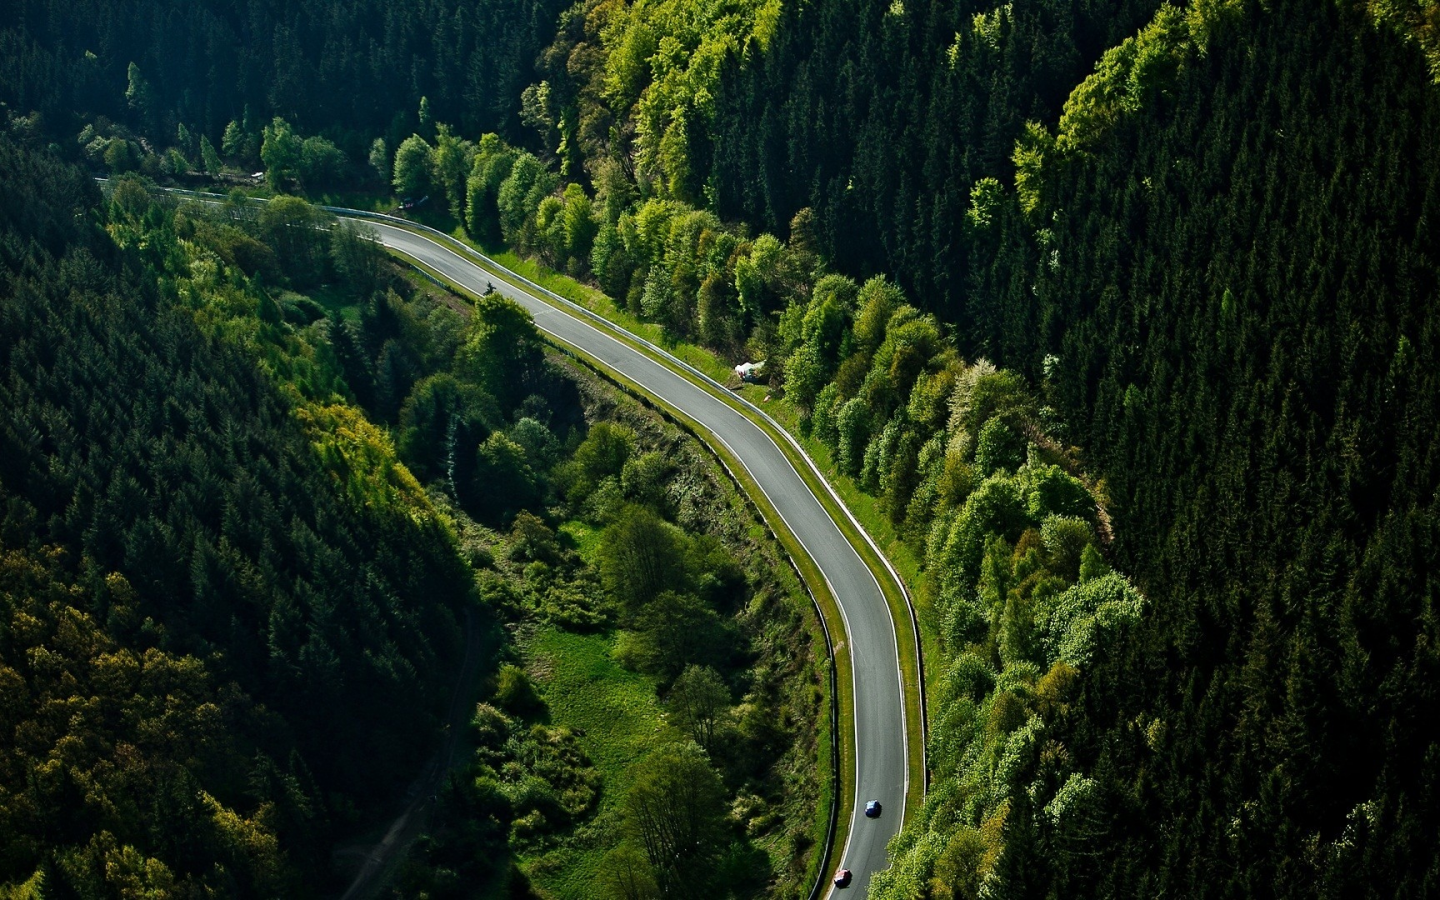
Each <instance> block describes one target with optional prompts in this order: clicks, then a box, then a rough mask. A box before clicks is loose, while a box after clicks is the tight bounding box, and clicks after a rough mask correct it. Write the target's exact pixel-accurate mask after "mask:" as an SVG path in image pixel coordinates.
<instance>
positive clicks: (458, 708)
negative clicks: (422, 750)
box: [335, 610, 481, 900]
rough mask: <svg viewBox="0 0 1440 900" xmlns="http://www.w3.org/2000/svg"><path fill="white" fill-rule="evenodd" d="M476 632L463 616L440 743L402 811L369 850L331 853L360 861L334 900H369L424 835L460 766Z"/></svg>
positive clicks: (476, 657) (476, 660)
mask: <svg viewBox="0 0 1440 900" xmlns="http://www.w3.org/2000/svg"><path fill="white" fill-rule="evenodd" d="M479 631H480V629H479V628H477V627H476V625H475V614H474V611H473V610H466V611H465V660H464V662H463V663H462V664H461V666H460V676H459V678H458V679H456V682H455V689H454V690H453V691H452V692H451V694H450V708H449V710H448V711H447V712H446V715H445V723H446V729H445V730H446V737H445V743H444V744H443V745H442V746H441V747H440V749H438V750H437V751H436V752H435V754H434V755H433V756H432V757H430V761H429V762H428V763H426V765H425V768H424V770H423V771H422V772H421V773H420V775H419V777H417V778H416V779H415V781H413V782H412V783H411V784H410V787H409V788H408V789H407V790H406V792H405V808H404V809H403V810H401V812H400V814H399V815H398V816H396V817H395V819H394V821H392V822H391V823H390V827H389V828H388V829H386V831H385V836H384V837H382V838H381V839H380V841H379V842H378V843H375V844H371V845H363V844H362V845H358V846H357V845H351V846H348V847H344V848H342V849H340V850H337V851H335V858H336V859H337V860H338V859H343V858H345V857H352V856H357V855H358V856H361V857H363V861H362V862H361V863H360V870H359V871H358V872H356V873H355V878H354V880H353V881H351V882H350V887H349V888H347V889H346V890H345V893H344V894H342V895H341V898H340V900H369V898H371V897H374V896H375V895H376V894H377V893H378V892H379V891H380V889H381V888H383V887H384V886H385V882H386V881H387V880H388V879H389V876H390V874H391V872H392V871H393V870H394V868H395V866H396V864H398V863H399V862H400V861H401V860H402V859H404V857H405V852H406V851H407V850H409V849H410V845H411V844H413V843H414V842H415V840H416V838H418V837H420V835H422V834H424V833H425V826H426V825H427V824H428V823H429V819H430V811H431V809H432V808H433V807H434V805H435V795H436V794H437V792H438V791H439V790H440V787H441V786H442V785H443V784H444V783H445V776H446V775H448V774H449V773H450V770H451V769H453V768H455V767H456V766H457V765H458V764H459V763H460V762H463V760H457V759H456V756H457V751H458V750H459V748H460V738H461V736H462V735H463V734H464V733H465V727H466V725H467V724H468V723H469V721H470V716H469V712H470V710H469V708H468V707H469V704H468V703H466V698H467V697H468V696H469V693H470V686H471V684H472V683H473V682H474V680H475V670H476V669H477V668H478V667H479V665H480V643H481V642H480V634H479Z"/></svg>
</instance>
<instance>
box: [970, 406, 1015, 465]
mask: <svg viewBox="0 0 1440 900" xmlns="http://www.w3.org/2000/svg"><path fill="white" fill-rule="evenodd" d="M1024 461H1025V440H1024V438H1022V437H1021V436H1020V435H1018V434H1016V433H1015V429H1013V428H1011V427H1010V426H1009V425H1008V424H1006V423H1005V421H1004V420H1003V419H1001V418H999V417H996V418H993V419H991V420H989V421H988V422H986V423H985V426H984V427H983V428H981V429H980V437H979V439H978V440H977V441H976V442H975V472H976V474H977V475H979V476H980V477H981V478H984V477H986V476H988V475H990V474H991V473H993V472H1005V473H1013V472H1014V471H1015V470H1016V469H1018V468H1020V464H1021V463H1023V462H1024Z"/></svg>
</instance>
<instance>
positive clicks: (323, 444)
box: [0, 139, 474, 896]
mask: <svg viewBox="0 0 1440 900" xmlns="http://www.w3.org/2000/svg"><path fill="white" fill-rule="evenodd" d="M0 161H3V166H0V172H3V176H0V197H3V198H4V202H3V203H0V209H4V210H5V213H4V214H3V215H0V228H3V230H4V237H3V241H0V243H3V245H4V246H6V247H9V248H12V249H11V250H10V251H7V254H8V255H3V259H0V267H3V270H4V273H3V278H4V279H5V281H6V283H7V284H8V285H9V286H10V289H9V290H7V291H6V292H5V293H4V295H3V300H0V321H3V323H4V327H3V328H0V344H3V348H0V359H3V360H5V365H6V367H7V370H6V376H5V378H4V379H3V380H4V384H5V387H4V389H3V393H4V402H3V409H4V410H5V414H4V416H3V417H0V448H3V453H0V458H3V459H4V460H5V462H4V463H3V465H0V468H3V471H0V494H3V497H0V510H3V514H0V543H3V545H4V547H3V553H0V558H3V560H4V563H3V565H0V621H4V622H5V623H6V627H5V628H4V629H3V639H0V683H3V689H0V697H3V698H4V700H3V701H0V730H5V733H6V735H7V736H11V737H13V735H14V734H16V733H22V732H23V733H26V734H29V735H31V736H32V737H31V738H30V739H27V740H26V741H16V740H10V739H8V738H7V739H6V740H0V747H3V748H4V749H3V750H0V755H3V756H5V759H4V761H3V764H0V780H3V782H4V783H3V785H0V793H3V795H4V796H5V797H6V798H7V800H6V802H5V803H4V804H3V806H4V809H5V814H4V815H3V816H0V847H3V848H4V851H3V852H0V882H10V883H14V882H17V881H20V882H23V881H24V880H25V879H29V878H31V876H32V875H33V874H34V873H35V872H37V871H43V872H44V873H45V874H44V881H45V882H46V884H45V890H46V891H47V892H49V891H51V890H54V891H58V892H62V893H65V894H67V895H71V894H73V895H76V896H107V895H112V894H114V895H126V894H130V895H135V896H141V895H144V894H145V892H150V893H152V894H164V893H166V892H170V893H173V894H176V895H203V894H206V893H225V892H235V891H239V892H241V893H254V894H257V895H258V894H263V895H283V894H294V893H306V892H309V891H311V890H314V889H318V887H317V885H319V884H320V883H321V881H322V880H323V879H324V877H325V874H324V873H328V871H329V863H328V857H329V844H330V843H331V842H332V841H333V840H334V839H335V837H336V834H337V832H338V830H340V829H349V828H351V827H352V826H353V824H354V823H355V821H356V819H357V817H359V816H370V815H374V814H376V812H377V811H378V810H379V809H380V808H381V807H382V806H387V805H388V798H389V794H390V792H391V791H393V790H395V789H397V788H399V787H400V786H401V785H403V784H404V783H405V782H406V781H408V778H407V776H406V775H405V774H404V773H406V772H410V771H414V770H415V768H417V767H418V766H419V764H420V760H421V759H423V758H424V757H425V756H426V755H427V754H428V753H429V752H430V751H431V749H432V748H431V744H432V741H433V736H434V734H435V730H436V726H437V723H438V719H439V717H440V715H441V710H442V708H443V706H444V701H445V699H446V698H447V696H448V693H449V689H450V685H451V683H452V678H451V675H450V674H448V673H452V672H453V671H454V670H455V668H456V667H457V666H458V659H459V651H460V643H461V640H460V638H461V634H460V632H461V629H460V627H459V624H458V621H457V616H459V615H460V613H461V610H462V609H463V608H464V606H466V605H467V604H470V603H473V602H474V601H473V594H472V590H473V589H472V587H471V583H470V578H469V574H468V572H467V570H466V569H465V567H464V566H463V564H462V563H461V562H460V561H459V559H458V558H457V557H456V555H455V549H454V539H453V537H452V535H451V532H450V530H449V527H448V523H447V522H446V521H445V520H444V519H442V518H441V516H440V515H439V513H438V512H437V511H436V510H435V509H434V508H433V507H432V506H431V504H430V502H429V500H428V498H427V497H426V496H425V495H424V494H423V492H421V491H420V489H419V487H418V485H417V484H416V483H415V482H414V480H413V478H411V477H410V475H409V473H408V472H407V471H406V470H405V468H404V467H403V466H402V465H400V464H399V461H398V460H397V459H396V458H395V454H394V450H393V448H392V447H391V446H390V443H389V440H388V438H387V436H386V435H385V433H384V432H383V431H381V430H380V429H378V428H376V427H375V426H374V425H373V424H371V423H369V422H368V421H366V420H365V418H364V417H363V415H362V414H361V413H360V412H359V411H357V410H355V409H354V408H352V407H344V406H338V405H326V404H322V403H318V402H315V401H314V399H313V398H314V396H315V395H316V394H318V395H319V396H320V397H322V398H332V397H334V392H333V390H331V389H329V388H328V387H327V384H333V383H334V382H333V378H334V376H333V373H331V374H328V375H327V371H328V366H329V363H327V362H326V360H325V359H324V357H323V355H322V354H320V353H317V352H316V349H315V347H314V346H313V345H311V344H309V343H307V341H306V340H304V339H302V338H300V337H299V336H298V335H297V334H295V333H294V332H293V330H292V329H291V328H290V326H288V325H286V324H285V323H284V322H283V321H282V320H281V319H280V318H279V317H278V315H272V314H271V313H274V312H276V311H278V306H277V305H276V304H275V302H274V300H273V299H270V298H269V297H267V296H266V295H264V294H263V293H260V292H259V290H258V289H256V288H255V287H254V286H252V285H250V284H249V283H248V282H247V279H246V278H245V276H244V275H243V274H242V273H240V272H239V271H234V270H230V269H228V266H229V263H227V262H226V261H225V260H224V258H223V257H222V256H220V255H219V254H217V253H215V252H213V251H211V250H210V249H208V245H209V242H210V240H211V238H212V237H214V235H216V234H220V233H223V232H222V231H221V229H220V228H219V227H218V226H216V223H213V222H210V221H209V220H205V219H193V218H191V217H190V216H189V214H184V213H179V212H176V211H175V210H174V208H173V206H171V205H168V204H152V203H150V202H149V201H148V199H147V198H146V197H145V195H144V193H143V191H142V192H141V193H140V194H136V193H135V192H134V191H133V190H131V189H130V188H129V187H127V186H125V185H121V184H117V185H116V201H115V202H114V203H113V204H112V205H111V206H110V207H109V209H108V210H107V209H106V208H105V207H103V206H102V205H101V202H100V198H99V196H98V193H97V192H96V191H95V189H94V188H93V187H92V186H90V184H89V181H90V180H89V179H88V177H86V176H85V174H84V173H82V172H79V171H75V170H71V169H68V168H66V167H64V166H62V165H61V164H59V163H58V162H56V161H55V160H53V159H51V158H48V157H44V156H39V155H35V154H31V153H28V152H25V151H21V150H18V149H17V148H15V147H14V146H13V144H11V143H10V142H9V141H8V139H6V140H0ZM27 198H28V199H27ZM280 212H281V213H284V215H277V216H276V218H274V219H273V220H267V221H266V222H265V223H264V226H265V227H273V228H275V229H277V230H279V231H281V232H282V233H283V229H284V223H285V222H288V221H292V219H291V214H292V213H294V214H297V215H305V213H303V212H302V211H300V210H299V209H298V208H296V207H292V208H291V209H290V210H289V211H287V210H286V204H281V205H280ZM98 224H103V225H104V226H105V227H104V228H103V229H102V228H100V227H97V225H98ZM254 224H255V226H256V227H257V228H258V227H261V225H260V223H259V220H258V219H257V221H256V223H254ZM202 225H203V226H205V227H202ZM181 233H183V234H184V235H186V237H184V238H182V237H181V236H180V234H181ZM327 240H328V236H326V235H324V233H323V232H321V241H322V243H321V248H322V249H321V250H320V252H321V253H324V248H325V247H326V244H325V243H323V242H325V241H327ZM267 301H268V303H269V307H268V309H269V310H270V312H266V310H267V307H265V306H264V305H263V304H264V302H267ZM42 359H43V360H45V361H46V362H44V363H43V364H42V362H41V360H42ZM327 378H328V379H330V381H327ZM145 385H150V386H152V387H153V390H152V389H144V390H141V389H139V388H138V387H137V386H145ZM312 391H313V393H311V392H312ZM55 753H62V754H63V755H64V757H65V762H64V764H63V765H59V764H57V763H56V762H55V760H57V759H59V757H56V756H54V754H55ZM47 772H48V773H50V774H45V773H47ZM80 785H84V787H83V788H81V787H80ZM20 809H29V810H32V813H28V814H26V815H24V816H17V815H14V813H15V811H16V810H20Z"/></svg>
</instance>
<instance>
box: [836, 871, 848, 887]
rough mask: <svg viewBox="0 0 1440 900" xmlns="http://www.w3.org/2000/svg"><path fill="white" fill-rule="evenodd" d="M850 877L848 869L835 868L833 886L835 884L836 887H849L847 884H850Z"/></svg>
mask: <svg viewBox="0 0 1440 900" xmlns="http://www.w3.org/2000/svg"><path fill="white" fill-rule="evenodd" d="M850 878H851V875H850V870H849V869H836V870H835V886H836V887H839V888H843V887H849V886H850Z"/></svg>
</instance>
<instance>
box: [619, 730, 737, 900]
mask: <svg viewBox="0 0 1440 900" xmlns="http://www.w3.org/2000/svg"><path fill="white" fill-rule="evenodd" d="M724 804H725V792H724V788H723V786H722V785H721V783H720V777H719V775H717V774H716V772H715V770H714V768H712V767H711V765H710V761H709V760H708V759H707V758H706V757H705V754H704V753H703V752H701V751H700V749H699V748H698V747H695V746H694V745H691V746H689V747H686V746H684V745H679V744H671V745H666V746H663V747H661V748H660V749H658V750H656V751H655V752H654V753H652V754H651V755H650V756H648V757H647V758H646V759H645V761H644V762H642V763H641V764H640V766H639V768H638V771H637V772H636V774H635V780H634V782H633V783H632V784H631V786H630V790H629V792H627V794H626V795H625V830H626V836H627V838H628V840H629V842H630V843H631V845H632V846H634V847H635V848H636V849H637V850H639V851H640V852H641V853H642V854H643V855H644V857H645V861H646V862H647V863H648V864H649V868H650V877H651V878H653V879H654V884H655V886H656V888H657V889H658V893H659V896H661V897H672V896H681V895H684V894H691V893H693V892H695V891H696V890H703V889H704V888H705V887H706V886H707V885H709V884H710V877H711V870H710V864H711V861H712V860H714V859H715V857H716V856H717V855H718V852H719V850H720V840H721V838H722V836H723V834H724V830H723V828H724V826H723V822H724V814H725V805H724Z"/></svg>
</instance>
